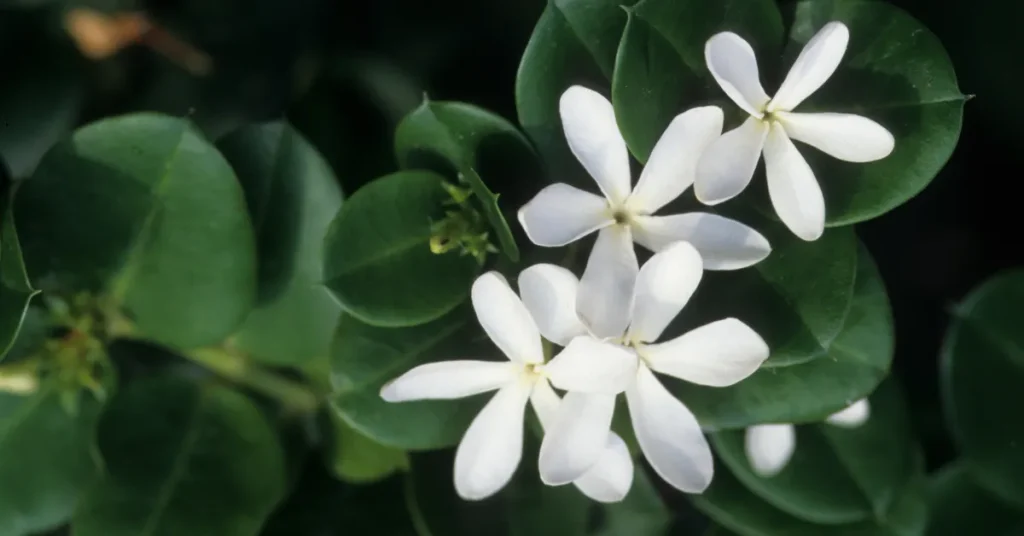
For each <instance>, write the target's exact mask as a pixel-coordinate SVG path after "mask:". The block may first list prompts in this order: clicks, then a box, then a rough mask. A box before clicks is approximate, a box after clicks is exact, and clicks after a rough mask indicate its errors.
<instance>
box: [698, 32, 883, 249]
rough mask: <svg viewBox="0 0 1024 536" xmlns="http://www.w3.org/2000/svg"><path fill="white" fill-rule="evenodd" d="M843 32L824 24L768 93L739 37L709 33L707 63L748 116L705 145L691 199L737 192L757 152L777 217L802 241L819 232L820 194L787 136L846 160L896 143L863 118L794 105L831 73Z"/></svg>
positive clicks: (714, 199)
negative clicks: (772, 92) (775, 89)
mask: <svg viewBox="0 0 1024 536" xmlns="http://www.w3.org/2000/svg"><path fill="white" fill-rule="evenodd" d="M849 39H850V32H849V30H847V28H846V26H844V25H843V24H842V23H840V22H830V23H828V24H826V25H825V26H824V27H823V28H822V29H821V30H820V31H819V32H818V33H817V34H815V36H814V37H812V38H811V40H810V41H808V42H807V45H805V46H804V48H803V50H802V51H801V52H800V55H799V56H798V57H797V59H796V62H795V63H794V64H793V67H792V69H790V71H789V74H788V75H786V79H785V81H783V82H782V86H780V87H779V91H778V92H777V93H776V94H775V96H774V97H769V96H768V95H767V94H766V93H765V92H764V89H763V88H762V87H761V81H760V78H759V75H758V71H757V59H756V58H755V57H754V49H752V48H751V47H750V45H749V44H748V43H747V42H746V41H744V40H743V38H741V37H740V36H738V35H736V34H734V33H731V32H723V33H719V34H716V35H714V36H712V37H711V39H709V40H708V42H707V44H706V45H705V47H704V56H705V58H706V60H707V64H708V69H709V70H710V71H711V74H712V75H714V77H715V80H717V81H718V84H719V85H720V86H722V89H723V90H724V91H725V93H726V95H728V96H729V98H731V99H732V100H733V101H734V102H736V104H737V105H739V107H740V108H742V109H743V110H744V111H746V112H747V113H749V114H750V117H749V118H748V119H747V120H746V121H745V122H744V123H743V124H742V125H740V126H739V127H738V128H736V129H734V130H731V131H729V132H726V133H725V134H723V135H722V137H720V138H719V139H718V140H717V141H715V142H714V143H712V144H710V145H709V146H708V148H707V151H706V152H704V154H703V156H702V157H701V159H700V162H699V164H698V165H697V171H696V184H695V186H694V193H695V194H696V195H697V199H699V200H700V201H701V202H703V203H705V204H707V205H715V204H718V203H721V202H723V201H726V200H728V199H731V198H733V197H734V196H736V195H738V194H739V193H740V192H742V191H743V189H744V188H746V187H747V184H749V183H750V179H751V177H753V175H754V168H756V167H757V161H758V160H759V159H760V155H761V153H762V151H763V153H764V163H765V171H766V174H767V176H768V193H769V195H770V197H771V200H772V204H773V205H774V206H775V211H776V212H777V213H778V215H779V219H781V220H782V222H783V223H785V224H786V226H787V227H789V229H790V230H791V231H793V233H794V234H796V235H797V236H798V237H800V238H802V239H804V240H816V239H818V238H819V237H820V236H821V234H822V232H824V228H825V199H824V197H823V196H822V193H821V187H820V186H818V181H817V179H815V177H814V173H813V172H812V171H811V168H810V167H809V166H808V165H807V162H806V161H805V160H804V158H803V156H801V155H800V152H799V151H797V148H796V146H795V145H793V142H792V140H794V139H795V140H797V141H802V142H804V143H806V144H808V145H811V146H813V147H816V148H818V149H819V150H821V151H823V152H825V153H828V154H830V155H832V156H834V157H836V158H838V159H840V160H846V161H848V162H871V161H873V160H879V159H881V158H885V157H886V156H888V155H889V153H891V152H892V150H893V146H894V144H895V142H894V140H893V137H892V134H890V133H889V131H888V130H886V129H885V128H884V127H882V126H881V125H879V124H878V123H876V122H874V121H872V120H870V119H868V118H866V117H861V116H859V115H852V114H841V113H794V112H793V109H794V108H796V107H797V106H798V105H799V104H800V103H801V102H803V101H804V99H806V98H807V97H809V96H810V95H811V94H812V93H814V92H815V91H817V89H818V88H820V87H821V86H822V85H823V84H824V83H825V81H826V80H828V78H829V77H830V76H832V73H833V72H835V70H836V68H837V67H838V66H839V62H840V60H841V59H842V57H843V54H844V53H845V52H846V45H847V42H848V41H849Z"/></svg>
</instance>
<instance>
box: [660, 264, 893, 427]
mask: <svg viewBox="0 0 1024 536" xmlns="http://www.w3.org/2000/svg"><path fill="white" fill-rule="evenodd" d="M762 264H763V263H762ZM741 318H742V317H741ZM892 355H893V328H892V314H891V311H890V309H889V299H888V296H887V295H886V293H885V286H884V284H883V283H882V280H881V277H880V276H879V275H878V269H877V268H876V267H875V264H874V262H873V261H872V260H871V257H870V255H869V254H868V252H867V251H866V250H865V249H864V248H861V249H860V251H859V252H858V254H857V278H856V282H855V285H854V294H853V302H852V304H851V306H850V310H849V312H848V313H847V314H846V321H845V323H844V325H843V328H842V331H841V332H840V333H839V335H837V336H836V337H835V339H834V340H833V341H832V342H831V344H829V346H828V354H827V357H822V358H819V359H814V360H812V361H808V362H806V363H800V364H797V365H791V366H783V367H773V368H762V369H761V370H759V371H757V372H755V373H754V374H753V375H752V376H750V377H749V378H747V379H745V380H743V381H741V382H739V383H738V384H736V385H734V386H732V387H726V388H711V387H702V386H699V385H694V384H690V383H684V382H680V381H671V380H670V382H671V383H670V384H669V385H670V388H671V389H672V391H673V392H674V393H676V395H677V396H679V397H680V399H681V400H683V401H684V402H685V403H686V405H687V406H688V407H689V408H690V409H691V410H692V411H693V412H694V414H695V415H697V418H698V420H699V421H700V423H701V425H702V426H704V427H705V428H706V429H710V430H724V429H732V428H745V427H747V426H750V425H752V424H760V423H767V422H791V423H803V422H819V421H822V420H824V419H825V417H827V416H828V415H831V414H832V413H835V412H837V411H839V410H841V409H843V408H844V407H846V406H847V405H848V404H849V403H850V402H851V401H854V400H859V399H860V398H863V397H864V396H867V395H868V394H869V393H871V392H872V391H873V390H874V389H875V387H876V386H877V385H878V384H879V383H880V382H881V381H882V379H883V378H885V376H886V375H887V374H888V372H889V366H890V363H891V362H892Z"/></svg>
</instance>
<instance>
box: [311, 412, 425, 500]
mask: <svg viewBox="0 0 1024 536" xmlns="http://www.w3.org/2000/svg"><path fill="white" fill-rule="evenodd" d="M330 425H331V431H332V434H333V436H332V438H331V439H332V440H331V443H330V444H331V448H330V450H329V451H328V452H327V453H326V455H327V456H328V457H329V459H328V460H327V461H328V463H329V464H330V466H331V469H332V470H333V471H334V475H335V476H336V477H337V478H339V479H341V480H343V481H345V482H349V483H352V484H364V483H369V482H376V481H378V480H381V479H383V478H385V477H387V476H389V475H391V474H393V473H395V472H396V471H402V470H405V469H408V468H409V457H408V455H406V453H405V451H403V450H399V449H396V448H393V447H387V446H384V445H381V444H380V443H377V442H376V441H374V440H372V439H370V438H368V437H366V436H364V435H363V434H361V433H359V432H358V431H356V430H353V429H352V427H351V426H349V425H347V424H345V421H343V420H342V419H341V417H339V416H338V414H337V413H335V412H333V411H332V412H330Z"/></svg>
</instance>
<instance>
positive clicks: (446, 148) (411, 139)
mask: <svg viewBox="0 0 1024 536" xmlns="http://www.w3.org/2000/svg"><path fill="white" fill-rule="evenodd" d="M395 152H396V153H397V154H398V162H399V164H400V165H401V166H402V167H403V168H406V169H411V168H427V169H434V170H436V171H439V172H441V173H445V172H448V175H457V176H458V179H459V180H458V182H462V183H465V184H467V185H468V186H469V188H470V189H471V190H472V191H473V194H474V195H475V197H476V199H477V200H478V201H479V203H480V204H482V205H483V210H484V214H485V215H486V216H487V219H488V221H489V222H490V224H491V228H492V229H493V231H494V234H495V235H496V236H497V239H498V242H499V243H500V244H501V249H502V251H504V252H505V255H507V256H508V257H509V259H511V260H512V261H518V260H519V248H518V247H517V246H516V242H515V239H514V238H513V237H512V231H511V230H510V229H509V226H508V223H507V222H506V221H505V218H504V217H503V216H502V214H501V209H500V208H499V207H498V196H497V195H495V194H494V193H493V192H492V191H491V190H490V189H489V188H488V187H487V185H486V184H484V181H483V178H482V177H486V179H487V180H488V181H489V182H491V183H492V184H506V185H509V186H513V185H516V183H521V182H522V181H524V180H530V179H535V178H537V177H539V175H540V171H539V168H536V167H534V166H531V165H530V164H531V163H533V162H534V161H535V160H536V156H535V155H534V153H533V150H532V149H531V147H530V143H529V142H528V141H527V140H526V138H525V137H524V136H523V135H522V134H521V133H520V132H519V131H518V130H517V129H516V128H515V127H514V126H512V124H511V123H509V122H508V121H506V120H505V119H504V118H502V117H500V116H497V115H495V114H492V113H490V112H488V111H486V110H483V109H480V108H477V107H476V106H472V105H470V104H464V103H461V102H431V101H428V100H424V102H423V104H422V105H420V107H419V108H417V109H416V110H414V111H413V112H412V113H410V114H409V115H408V116H406V117H405V119H403V120H402V122H401V123H399V125H398V128H397V129H396V130H395ZM438 159H440V161H438ZM453 172H454V173H453ZM531 175H532V176H531ZM452 182H455V181H452ZM505 208H506V209H509V208H512V209H513V210H514V209H515V208H517V207H508V206H506V207H505Z"/></svg>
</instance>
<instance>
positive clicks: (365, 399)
mask: <svg viewBox="0 0 1024 536" xmlns="http://www.w3.org/2000/svg"><path fill="white" fill-rule="evenodd" d="M485 341H486V342H485ZM486 356H494V357H495V358H496V359H505V357H504V356H501V355H500V354H498V352H497V350H496V349H494V348H493V346H492V345H490V341H487V339H486V338H485V337H483V336H482V335H480V331H479V329H478V328H476V320H475V318H474V317H473V313H472V311H471V310H470V308H469V307H468V306H463V307H460V308H459V309H456V310H455V311H452V312H451V313H449V314H448V315H446V316H444V317H442V318H440V319H438V320H435V321H433V322H431V323H429V324H423V325H420V326H414V327H407V328H381V327H375V326H371V325H368V324H364V323H362V322H360V321H359V320H357V319H355V318H354V317H352V316H349V315H343V316H342V317H341V322H340V323H339V324H338V330H337V332H336V333H335V337H334V349H333V356H332V361H331V369H332V374H331V383H332V384H333V386H334V390H335V396H334V398H333V399H332V400H331V408H332V409H333V410H334V411H336V412H337V413H338V416H340V417H341V418H342V419H343V420H344V421H345V423H346V424H348V425H349V426H351V427H352V428H354V429H355V430H357V431H359V432H360V433H362V434H363V435H365V436H367V437H369V438H370V439H373V440H374V441H376V442H378V443H381V444H383V445H388V446H392V447H397V448H402V449H410V450H425V449H436V448H442V447H447V446H451V445H454V444H456V443H457V442H458V441H459V439H460V438H462V434H463V433H464V432H465V431H466V428H467V427H468V426H469V423H470V421H472V419H473V417H475V416H476V414H477V412H478V411H479V410H480V408H481V407H483V404H484V402H485V401H486V400H487V395H481V396H477V397H472V398H469V399H460V400H423V401H417V402H398V403H394V402H385V401H384V400H383V399H382V398H381V397H380V389H381V387H382V386H383V385H384V384H385V383H386V382H388V381H391V380H393V379H395V378H397V377H398V376H400V375H402V374H405V373H406V372H407V371H409V370H410V369H412V368H413V367H416V366H418V365H422V364H424V363H428V362H432V361H443V360H451V359H466V358H472V359H485V358H486Z"/></svg>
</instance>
